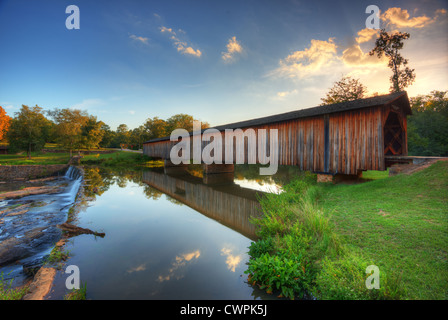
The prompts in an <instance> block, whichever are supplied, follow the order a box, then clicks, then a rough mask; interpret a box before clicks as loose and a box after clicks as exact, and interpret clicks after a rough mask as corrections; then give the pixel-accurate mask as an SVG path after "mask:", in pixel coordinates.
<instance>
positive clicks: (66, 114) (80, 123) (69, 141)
mask: <svg viewBox="0 0 448 320" xmlns="http://www.w3.org/2000/svg"><path fill="white" fill-rule="evenodd" d="M48 114H49V115H50V116H51V117H52V118H53V119H54V122H55V123H56V134H57V139H56V141H57V142H58V143H59V144H60V145H61V146H62V147H63V148H65V149H67V150H69V151H70V157H71V156H72V151H73V150H75V149H80V148H81V147H82V146H83V142H84V141H83V136H82V133H83V131H82V128H83V127H84V126H85V125H86V124H87V122H88V121H89V115H88V114H87V112H86V111H81V110H78V109H69V108H66V109H54V110H53V111H48Z"/></svg>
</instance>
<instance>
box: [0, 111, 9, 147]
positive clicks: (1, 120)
mask: <svg viewBox="0 0 448 320" xmlns="http://www.w3.org/2000/svg"><path fill="white" fill-rule="evenodd" d="M10 125H11V117H10V116H8V115H7V114H6V111H5V109H3V108H2V107H1V106H0V141H2V140H3V139H4V138H5V136H6V132H8V129H9V126H10Z"/></svg>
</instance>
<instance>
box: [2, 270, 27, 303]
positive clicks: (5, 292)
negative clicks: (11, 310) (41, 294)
mask: <svg viewBox="0 0 448 320" xmlns="http://www.w3.org/2000/svg"><path fill="white" fill-rule="evenodd" d="M13 281H14V279H10V280H9V281H6V280H5V279H4V275H3V272H2V273H0V300H21V299H22V298H23V296H24V295H25V294H26V293H27V292H28V287H27V286H24V287H21V288H13V287H12V282H13Z"/></svg>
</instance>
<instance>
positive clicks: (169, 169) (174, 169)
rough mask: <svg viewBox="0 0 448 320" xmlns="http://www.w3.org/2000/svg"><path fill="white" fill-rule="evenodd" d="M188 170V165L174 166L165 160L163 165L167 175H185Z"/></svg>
mask: <svg viewBox="0 0 448 320" xmlns="http://www.w3.org/2000/svg"><path fill="white" fill-rule="evenodd" d="M187 169H188V165H187V164H174V163H172V162H171V161H170V160H168V159H165V162H164V164H163V170H164V172H165V174H184V173H186V172H187Z"/></svg>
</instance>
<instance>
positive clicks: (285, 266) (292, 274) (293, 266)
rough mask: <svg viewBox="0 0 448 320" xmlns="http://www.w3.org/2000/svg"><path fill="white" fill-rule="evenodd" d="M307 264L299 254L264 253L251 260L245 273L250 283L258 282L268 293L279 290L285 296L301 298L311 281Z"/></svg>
mask: <svg viewBox="0 0 448 320" xmlns="http://www.w3.org/2000/svg"><path fill="white" fill-rule="evenodd" d="M307 265H308V263H307V262H306V260H305V259H303V256H301V255H287V256H286V255H285V256H283V255H273V256H271V255H270V254H268V253H265V254H262V255H261V256H260V257H258V258H255V259H253V260H252V261H251V263H250V264H249V268H248V270H246V273H249V274H250V276H249V282H250V283H253V284H254V283H256V284H258V286H259V287H260V289H265V290H266V291H267V292H268V293H273V290H279V291H280V292H281V295H282V296H284V297H286V298H290V299H294V298H295V297H296V296H299V297H300V298H302V297H303V296H304V295H305V294H306V290H307V289H308V286H309V284H310V282H311V281H310V280H311V274H310V272H309V271H308V269H307Z"/></svg>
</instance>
